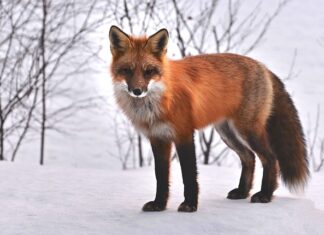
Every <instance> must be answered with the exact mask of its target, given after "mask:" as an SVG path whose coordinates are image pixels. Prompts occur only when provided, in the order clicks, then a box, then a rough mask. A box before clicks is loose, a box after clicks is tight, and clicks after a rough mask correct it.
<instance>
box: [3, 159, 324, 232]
mask: <svg viewBox="0 0 324 235" xmlns="http://www.w3.org/2000/svg"><path fill="white" fill-rule="evenodd" d="M172 168H173V170H172V187H171V196H170V203H169V205H168V210H166V211H164V212H160V213H159V212H145V213H144V212H141V206H142V205H143V204H144V203H145V202H146V201H148V200H151V199H152V198H153V195H154V193H155V192H154V190H155V182H154V181H155V180H154V172H153V169H150V168H146V169H140V170H136V171H131V170H129V171H123V172H121V171H118V170H116V171H108V170H103V169H75V168H62V167H60V168H58V167H47V166H45V167H39V166H31V165H25V164H17V163H15V164H11V163H6V162H1V163H0V177H1V179H2V180H1V182H0V200H1V210H0V231H1V232H0V233H1V235H9V234H10V235H12V234H32V235H37V234H46V235H50V234H69V235H72V234H78V235H79V234H116V235H117V234H118V235H120V234H125V235H126V234H139V235H145V234H161V235H162V234H163V235H164V234H169V235H173V234H195V235H196V234H312V235H316V234H323V233H324V223H323V221H324V212H323V211H320V210H319V209H318V208H321V209H322V210H323V209H324V199H323V197H322V194H321V193H320V192H321V190H318V189H319V188H318V186H319V185H320V184H318V185H317V183H320V182H323V181H324V174H317V175H314V176H313V180H312V182H311V184H310V187H309V189H308V195H307V197H308V198H313V199H314V200H315V202H316V207H315V205H314V203H313V202H312V201H310V200H309V199H304V198H302V197H301V196H299V197H296V196H292V195H290V194H289V193H287V192H286V191H285V190H284V189H282V188H280V189H279V190H278V191H276V192H275V195H276V196H275V198H274V200H273V202H272V203H270V204H251V203H249V200H248V199H247V200H238V201H232V200H228V199H226V198H225V196H226V194H227V192H228V191H229V190H230V189H232V188H233V187H234V186H235V185H236V183H237V181H238V177H239V171H238V170H234V169H230V168H221V167H215V166H210V167H206V166H204V167H203V166H200V167H199V172H200V174H199V178H200V179H199V180H200V183H201V184H200V186H201V193H200V204H199V209H198V212H196V213H192V214H186V213H178V212H177V211H176V208H177V206H178V204H179V203H180V202H181V201H182V199H183V198H182V183H181V175H180V170H179V169H180V167H179V165H178V164H177V163H175V164H173V167H172ZM257 174H258V173H257ZM255 184H256V185H258V186H259V182H255ZM256 190H257V189H255V190H254V191H256Z"/></svg>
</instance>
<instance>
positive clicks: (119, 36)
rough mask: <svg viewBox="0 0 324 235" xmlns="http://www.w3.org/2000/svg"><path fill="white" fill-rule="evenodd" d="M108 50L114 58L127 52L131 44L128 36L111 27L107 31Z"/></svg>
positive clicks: (115, 27)
mask: <svg viewBox="0 0 324 235" xmlns="http://www.w3.org/2000/svg"><path fill="white" fill-rule="evenodd" d="M109 40H110V50H111V53H112V54H113V55H114V56H115V55H118V54H122V53H124V52H126V51H127V49H128V48H129V47H130V45H131V43H130V40H129V36H128V35H127V34H126V33H124V32H123V31H122V30H121V29H120V28H118V27H117V26H114V25H113V26H111V27H110V30H109Z"/></svg>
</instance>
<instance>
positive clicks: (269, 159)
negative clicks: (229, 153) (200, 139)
mask: <svg viewBox="0 0 324 235" xmlns="http://www.w3.org/2000/svg"><path fill="white" fill-rule="evenodd" d="M248 142H249V144H250V146H251V148H252V149H253V150H254V151H255V152H256V153H257V154H258V156H259V158H260V160H261V162H262V166H263V177H262V186H261V191H260V192H258V193H256V194H254V195H253V196H252V198H251V202H260V203H267V202H270V201H271V199H272V194H273V192H274V190H276V188H277V186H278V183H277V174H278V173H277V166H276V162H277V160H276V156H275V155H274V154H273V152H272V150H271V148H270V146H269V144H268V139H267V136H266V135H263V136H261V138H258V137H257V136H255V135H253V134H252V135H249V137H248Z"/></svg>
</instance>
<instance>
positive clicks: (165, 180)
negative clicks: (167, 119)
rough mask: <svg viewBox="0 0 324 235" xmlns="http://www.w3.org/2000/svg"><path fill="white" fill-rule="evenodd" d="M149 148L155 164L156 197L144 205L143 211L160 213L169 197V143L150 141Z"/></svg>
mask: <svg viewBox="0 0 324 235" xmlns="http://www.w3.org/2000/svg"><path fill="white" fill-rule="evenodd" d="M151 147H152V151H153V155H154V162H155V177H156V183H157V184H156V196H155V200H154V201H150V202H147V203H146V204H144V206H143V211H162V210H165V208H166V204H167V201H168V196H169V168H170V157H171V156H170V154H171V142H164V141H158V140H151Z"/></svg>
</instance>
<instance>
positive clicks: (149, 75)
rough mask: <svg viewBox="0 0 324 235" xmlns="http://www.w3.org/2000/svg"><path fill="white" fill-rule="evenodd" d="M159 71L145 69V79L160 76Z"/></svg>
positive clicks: (153, 68) (152, 68)
mask: <svg viewBox="0 0 324 235" xmlns="http://www.w3.org/2000/svg"><path fill="white" fill-rule="evenodd" d="M159 73H160V72H159V70H158V69H157V68H156V67H148V68H146V69H144V71H143V74H144V76H145V77H152V76H154V75H157V74H159Z"/></svg>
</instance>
